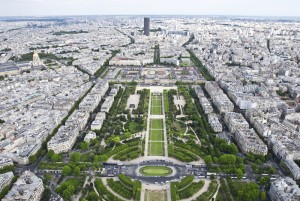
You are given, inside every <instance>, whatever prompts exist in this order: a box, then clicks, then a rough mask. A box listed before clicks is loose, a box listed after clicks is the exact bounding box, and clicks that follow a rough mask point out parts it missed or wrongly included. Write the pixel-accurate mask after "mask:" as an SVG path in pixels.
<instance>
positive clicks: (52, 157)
mask: <svg viewBox="0 0 300 201" xmlns="http://www.w3.org/2000/svg"><path fill="white" fill-rule="evenodd" d="M60 160H61V157H60V155H58V154H53V155H52V156H51V161H52V162H58V161H60Z"/></svg>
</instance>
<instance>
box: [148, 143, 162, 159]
mask: <svg viewBox="0 0 300 201" xmlns="http://www.w3.org/2000/svg"><path fill="white" fill-rule="evenodd" d="M149 145H150V153H149V155H150V156H163V155H164V142H150V144H149Z"/></svg>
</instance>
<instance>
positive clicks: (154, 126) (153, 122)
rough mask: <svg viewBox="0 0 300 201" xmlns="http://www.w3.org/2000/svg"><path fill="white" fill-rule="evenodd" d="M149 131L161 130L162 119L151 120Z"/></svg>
mask: <svg viewBox="0 0 300 201" xmlns="http://www.w3.org/2000/svg"><path fill="white" fill-rule="evenodd" d="M150 129H163V120H162V119H151V128H150Z"/></svg>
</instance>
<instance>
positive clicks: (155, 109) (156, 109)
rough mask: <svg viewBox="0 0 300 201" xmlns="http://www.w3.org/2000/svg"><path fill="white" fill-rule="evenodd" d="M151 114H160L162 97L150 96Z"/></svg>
mask: <svg viewBox="0 0 300 201" xmlns="http://www.w3.org/2000/svg"><path fill="white" fill-rule="evenodd" d="M151 114H152V115H161V114H162V97H161V96H151Z"/></svg>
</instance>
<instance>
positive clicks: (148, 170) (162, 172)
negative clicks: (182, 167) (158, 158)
mask: <svg viewBox="0 0 300 201" xmlns="http://www.w3.org/2000/svg"><path fill="white" fill-rule="evenodd" d="M172 172H173V170H172V169H171V168H169V167H166V166H145V167H142V168H141V169H140V173H141V174H143V175H145V176H149V177H155V176H156V177H157V176H169V175H170V174H172Z"/></svg>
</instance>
